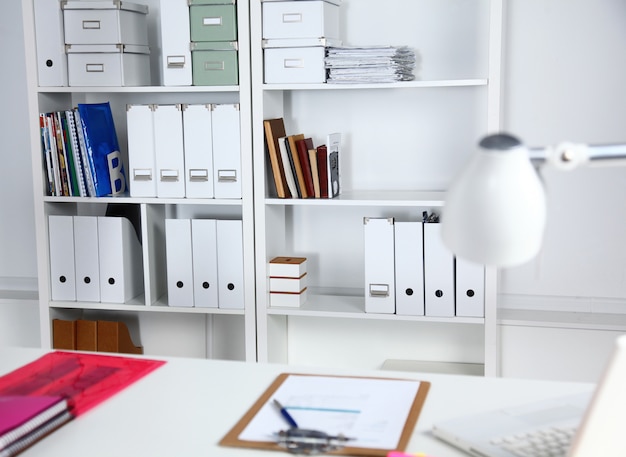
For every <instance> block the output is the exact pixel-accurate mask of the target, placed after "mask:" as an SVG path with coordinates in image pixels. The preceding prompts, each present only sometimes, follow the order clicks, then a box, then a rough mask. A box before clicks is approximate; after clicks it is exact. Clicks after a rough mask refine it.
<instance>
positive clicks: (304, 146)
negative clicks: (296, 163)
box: [296, 138, 315, 197]
mask: <svg viewBox="0 0 626 457" xmlns="http://www.w3.org/2000/svg"><path fill="white" fill-rule="evenodd" d="M296 146H297V147H298V155H299V157H300V165H301V166H302V174H303V176H304V183H305V186H306V193H307V195H308V197H313V196H314V195H315V188H314V186H313V175H312V174H311V164H310V163H309V149H312V148H313V140H312V139H311V138H305V139H303V140H298V141H296Z"/></svg>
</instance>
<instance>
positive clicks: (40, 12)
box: [33, 0, 68, 87]
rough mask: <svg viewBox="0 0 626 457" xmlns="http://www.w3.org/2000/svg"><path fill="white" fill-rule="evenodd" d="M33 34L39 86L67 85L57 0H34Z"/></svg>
mask: <svg viewBox="0 0 626 457" xmlns="http://www.w3.org/2000/svg"><path fill="white" fill-rule="evenodd" d="M33 7H34V13H35V35H36V41H37V74H38V77H39V86H40V87H48V86H67V85H68V77H67V54H66V53H65V36H64V29H63V10H62V9H61V4H60V2H59V1H58V0H35V2H34V4H33Z"/></svg>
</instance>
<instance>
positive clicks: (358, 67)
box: [325, 46, 416, 84]
mask: <svg viewBox="0 0 626 457" xmlns="http://www.w3.org/2000/svg"><path fill="white" fill-rule="evenodd" d="M325 65H326V70H327V72H328V78H327V82H328V83H352V84H355V83H363V84H367V83H389V82H396V81H412V80H414V79H415V75H414V74H413V70H414V69H415V66H416V57H415V51H414V50H413V49H411V48H409V47H407V46H337V47H329V48H327V52H326V59H325Z"/></svg>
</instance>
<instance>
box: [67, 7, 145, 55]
mask: <svg viewBox="0 0 626 457" xmlns="http://www.w3.org/2000/svg"><path fill="white" fill-rule="evenodd" d="M62 7H63V22H64V29H65V43H66V44H135V45H142V46H147V45H148V22H147V15H148V7H147V6H146V5H140V4H137V3H128V2H120V1H95V2H92V1H90V2H86V1H68V2H62Z"/></svg>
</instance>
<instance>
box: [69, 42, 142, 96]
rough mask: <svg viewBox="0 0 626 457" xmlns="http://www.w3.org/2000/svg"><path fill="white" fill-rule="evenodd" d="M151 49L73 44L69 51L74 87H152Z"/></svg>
mask: <svg viewBox="0 0 626 457" xmlns="http://www.w3.org/2000/svg"><path fill="white" fill-rule="evenodd" d="M148 53H149V51H148V47H147V46H130V45H129V46H123V45H105V44H101V45H71V46H68V48H67V67H68V79H69V85H70V86H149V85H150V56H149V54H148Z"/></svg>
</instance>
